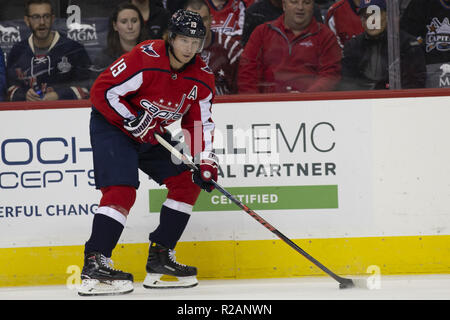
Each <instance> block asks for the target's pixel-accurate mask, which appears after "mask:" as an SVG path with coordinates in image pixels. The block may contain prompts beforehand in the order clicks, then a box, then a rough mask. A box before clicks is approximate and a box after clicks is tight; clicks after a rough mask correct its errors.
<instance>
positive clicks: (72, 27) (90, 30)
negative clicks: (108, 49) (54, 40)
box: [67, 23, 98, 45]
mask: <svg viewBox="0 0 450 320" xmlns="http://www.w3.org/2000/svg"><path fill="white" fill-rule="evenodd" d="M67 27H68V30H67V37H68V38H69V39H72V40H75V41H77V42H81V43H83V44H85V45H86V43H89V42H97V40H98V38H97V30H96V28H95V23H94V24H92V25H90V24H82V23H71V24H69V25H68V26H67Z"/></svg>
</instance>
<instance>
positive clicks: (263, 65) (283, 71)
mask: <svg viewBox="0 0 450 320" xmlns="http://www.w3.org/2000/svg"><path fill="white" fill-rule="evenodd" d="M283 10H284V13H283V15H281V16H280V17H279V18H278V19H277V20H274V21H270V22H267V23H264V24H262V25H259V26H258V27H257V28H256V29H255V30H254V31H253V33H252V34H251V36H250V39H249V41H248V42H247V44H246V46H245V48H244V52H243V53H242V56H241V60H240V64H239V72H238V87H239V93H258V92H260V93H273V92H307V91H328V90H334V88H335V86H336V84H337V83H338V82H339V80H340V72H341V49H340V47H339V45H338V43H337V40H336V36H335V35H334V34H333V32H332V31H331V30H330V29H328V27H326V26H325V25H323V24H321V23H318V22H317V21H316V20H315V19H314V17H313V11H314V0H283Z"/></svg>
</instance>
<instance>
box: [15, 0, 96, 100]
mask: <svg viewBox="0 0 450 320" xmlns="http://www.w3.org/2000/svg"><path fill="white" fill-rule="evenodd" d="M24 19H25V23H26V24H27V26H28V27H29V28H30V30H31V33H32V34H31V35H30V37H29V38H28V39H25V40H23V41H21V42H19V43H17V44H16V45H15V46H14V47H13V48H12V49H11V52H10V53H9V55H8V63H7V78H8V86H9V87H8V99H9V100H11V101H20V100H27V101H38V100H60V99H61V100H62V99H85V98H87V97H88V94H89V92H88V89H87V87H85V85H87V83H88V81H89V72H88V70H89V67H90V64H91V62H90V59H89V56H88V55H87V53H86V50H85V49H84V47H83V46H82V45H80V44H79V43H77V42H75V41H73V40H70V39H68V38H67V37H65V36H63V35H60V34H59V33H58V32H57V31H52V26H53V22H54V19H55V16H54V14H53V7H52V6H51V2H50V1H49V0H29V1H27V4H26V7H25V17H24Z"/></svg>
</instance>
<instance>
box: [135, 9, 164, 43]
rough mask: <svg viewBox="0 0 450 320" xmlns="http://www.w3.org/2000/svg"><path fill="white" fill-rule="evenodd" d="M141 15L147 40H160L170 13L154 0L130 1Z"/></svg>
mask: <svg viewBox="0 0 450 320" xmlns="http://www.w3.org/2000/svg"><path fill="white" fill-rule="evenodd" d="M130 2H131V3H132V4H134V5H135V6H136V7H137V8H138V9H139V11H140V12H141V14H142V17H143V18H144V23H145V26H146V27H147V33H148V37H149V39H162V37H163V35H164V32H165V31H166V30H167V26H168V25H169V19H170V16H171V15H170V12H169V11H168V10H167V9H164V7H163V6H162V5H161V3H160V2H159V1H155V0H130Z"/></svg>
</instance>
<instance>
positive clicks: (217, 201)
mask: <svg viewBox="0 0 450 320" xmlns="http://www.w3.org/2000/svg"><path fill="white" fill-rule="evenodd" d="M226 189H227V191H229V192H230V193H231V194H232V195H234V196H235V197H236V198H237V199H238V200H240V201H241V202H242V203H244V204H246V205H247V206H249V207H250V208H252V209H254V210H280V209H335V208H338V186H337V185H314V186H265V187H230V188H226ZM149 193H150V212H159V211H160V209H161V205H162V204H163V202H164V201H165V199H166V196H167V189H150V190H149ZM236 210H240V209H239V208H238V207H237V206H236V205H235V204H233V203H232V202H231V201H230V200H229V199H228V198H227V197H226V196H224V195H223V194H221V193H220V192H218V191H217V190H214V191H213V192H211V193H207V192H201V193H200V196H199V198H198V200H197V203H196V204H195V206H194V209H193V211H236Z"/></svg>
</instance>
